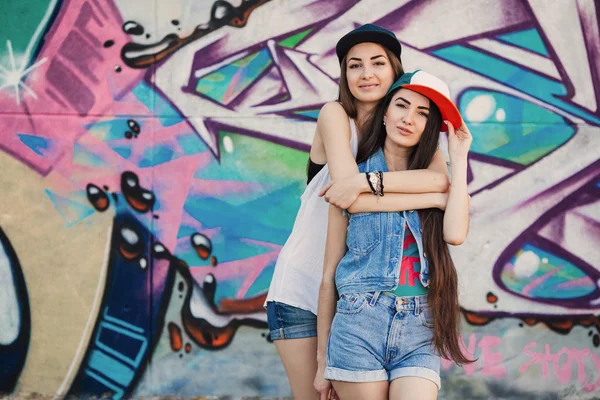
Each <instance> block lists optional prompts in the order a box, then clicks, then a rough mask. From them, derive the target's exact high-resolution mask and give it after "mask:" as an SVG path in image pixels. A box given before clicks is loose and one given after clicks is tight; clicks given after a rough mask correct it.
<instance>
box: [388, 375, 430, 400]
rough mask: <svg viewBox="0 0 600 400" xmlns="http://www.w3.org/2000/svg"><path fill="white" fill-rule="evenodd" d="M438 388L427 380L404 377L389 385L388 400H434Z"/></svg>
mask: <svg viewBox="0 0 600 400" xmlns="http://www.w3.org/2000/svg"><path fill="white" fill-rule="evenodd" d="M437 394H438V387H437V385H436V384H435V383H433V382H432V381H430V380H429V379H425V378H419V377H416V376H406V377H403V378H398V379H394V380H393V381H392V383H391V384H390V400H435V399H437Z"/></svg>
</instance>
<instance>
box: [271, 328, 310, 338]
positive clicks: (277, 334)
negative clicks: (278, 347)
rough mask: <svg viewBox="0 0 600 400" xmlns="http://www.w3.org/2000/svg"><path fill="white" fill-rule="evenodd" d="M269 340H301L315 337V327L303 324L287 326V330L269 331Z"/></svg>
mask: <svg viewBox="0 0 600 400" xmlns="http://www.w3.org/2000/svg"><path fill="white" fill-rule="evenodd" d="M269 335H270V336H271V340H280V339H302V338H308V337H316V336H317V325H315V324H304V325H296V326H289V327H287V328H279V329H273V330H271V331H269Z"/></svg>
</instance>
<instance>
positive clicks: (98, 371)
mask: <svg viewBox="0 0 600 400" xmlns="http://www.w3.org/2000/svg"><path fill="white" fill-rule="evenodd" d="M151 243H152V235H151V233H150V232H149V231H148V229H146V228H145V227H144V226H143V225H142V224H141V223H140V222H139V221H138V220H137V219H136V218H135V217H134V216H133V215H132V214H131V212H129V211H127V212H118V213H117V215H116V216H115V220H114V230H113V234H112V238H111V253H110V259H109V265H108V273H107V281H106V289H105V292H104V296H103V299H102V306H101V308H100V310H101V311H100V316H99V317H98V320H97V322H96V325H95V327H94V332H93V334H92V339H91V341H90V344H89V347H88V349H87V352H86V355H85V358H84V360H83V362H82V364H81V366H80V368H79V371H78V373H77V376H76V377H75V380H74V381H73V385H72V386H71V388H70V389H69V393H68V394H67V397H71V396H73V397H80V396H81V395H83V394H85V395H86V396H87V395H90V396H94V397H102V396H107V395H108V396H109V397H110V398H113V399H121V398H123V397H125V396H127V394H128V393H130V392H131V391H132V390H133V389H134V388H135V385H136V382H137V380H138V379H139V378H140V376H141V375H142V374H143V372H144V371H145V369H146V365H147V362H148V358H149V357H150V356H151V354H152V351H153V349H154V347H155V346H156V344H157V343H158V340H159V337H160V332H161V331H162V329H163V325H164V315H165V311H166V307H167V304H168V300H169V298H170V296H171V292H172V288H173V281H174V277H175V267H174V266H173V265H172V264H173V261H172V260H171V261H170V262H168V263H156V262H152V260H153V258H154V256H155V255H154V254H152V251H151ZM173 259H174V258H173ZM161 266H162V267H161Z"/></svg>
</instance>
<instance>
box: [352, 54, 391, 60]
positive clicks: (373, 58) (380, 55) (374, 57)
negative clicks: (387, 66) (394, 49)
mask: <svg viewBox="0 0 600 400" xmlns="http://www.w3.org/2000/svg"><path fill="white" fill-rule="evenodd" d="M379 57H384V58H385V56H384V55H383V54H378V55H376V56H373V57H371V60H375V59H377V58H379ZM352 60H355V61H362V58H358V57H352V58H350V59H349V60H348V61H352Z"/></svg>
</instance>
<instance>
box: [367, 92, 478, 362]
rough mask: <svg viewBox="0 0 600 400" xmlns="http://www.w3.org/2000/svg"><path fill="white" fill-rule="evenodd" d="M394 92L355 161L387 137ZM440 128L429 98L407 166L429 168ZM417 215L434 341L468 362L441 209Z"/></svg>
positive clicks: (445, 351)
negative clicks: (461, 342) (385, 119)
mask: <svg viewBox="0 0 600 400" xmlns="http://www.w3.org/2000/svg"><path fill="white" fill-rule="evenodd" d="M395 92H396V91H394V92H392V93H391V94H389V95H388V96H386V99H385V101H381V102H380V103H379V105H378V106H377V107H376V109H375V112H374V113H373V117H372V119H371V121H370V124H371V125H370V129H371V133H370V134H368V135H363V137H362V139H361V141H360V143H359V145H358V154H357V155H356V162H357V163H361V162H363V161H366V160H367V159H368V158H369V157H370V156H372V155H373V154H375V152H377V151H378V150H379V149H380V148H382V147H383V145H384V143H385V138H386V131H385V125H383V116H384V115H385V112H386V110H387V109H388V107H389V105H390V102H391V100H392V98H393V96H394V93H395ZM441 127H442V114H441V113H440V110H439V108H438V107H437V105H436V104H435V103H434V102H432V101H430V104H429V116H428V117H427V122H426V124H425V128H424V130H423V134H422V135H421V140H420V141H419V143H418V144H417V145H415V146H414V148H413V152H412V153H411V155H410V156H409V159H408V169H426V168H427V167H429V164H431V161H432V160H433V156H434V155H435V152H436V150H437V146H438V140H439V137H440V130H441ZM419 218H420V219H421V226H422V228H423V252H424V254H427V260H428V261H429V288H428V293H427V303H428V304H429V307H430V312H431V315H432V316H433V321H434V329H433V344H434V346H435V348H436V349H437V350H438V352H439V353H440V355H441V356H442V357H444V358H446V359H451V360H453V361H454V362H456V363H457V364H459V365H460V364H468V363H471V362H473V361H474V360H470V359H468V358H467V357H466V356H465V355H464V354H463V352H462V351H461V348H460V345H459V336H460V308H459V304H458V274H457V273H456V268H455V266H454V262H453V261H452V257H450V251H449V249H448V245H447V244H446V242H445V241H444V234H443V227H444V212H443V211H442V210H440V209H438V208H428V209H424V210H419Z"/></svg>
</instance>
